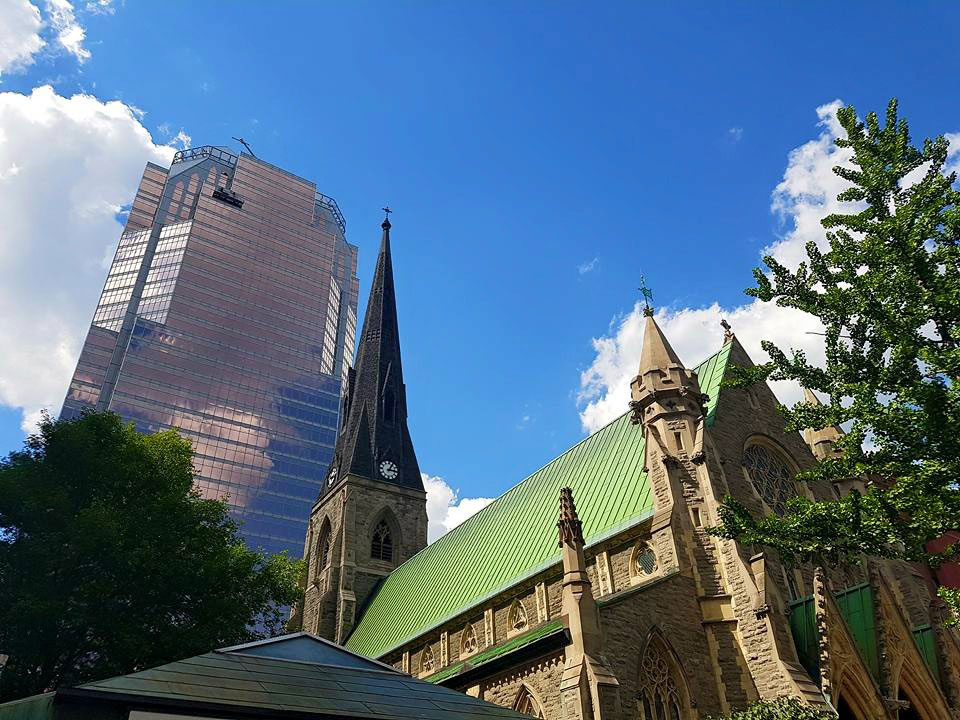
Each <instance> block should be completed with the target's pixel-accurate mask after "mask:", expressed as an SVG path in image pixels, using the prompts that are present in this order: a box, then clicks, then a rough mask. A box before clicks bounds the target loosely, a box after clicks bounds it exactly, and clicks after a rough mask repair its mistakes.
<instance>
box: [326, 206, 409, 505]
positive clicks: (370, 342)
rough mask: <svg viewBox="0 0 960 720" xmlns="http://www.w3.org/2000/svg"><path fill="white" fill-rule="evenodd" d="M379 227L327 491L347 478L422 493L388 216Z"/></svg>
mask: <svg viewBox="0 0 960 720" xmlns="http://www.w3.org/2000/svg"><path fill="white" fill-rule="evenodd" d="M380 227H382V228H383V239H382V240H381V242H380V255H379V256H378V257H377V267H376V270H375V272H374V275H373V284H372V285H371V287H370V299H369V301H368V302H367V312H366V315H365V316H364V318H363V330H362V332H361V334H360V347H359V348H358V350H357V362H356V365H355V367H354V368H352V369H351V370H350V373H349V379H348V381H347V388H346V393H345V394H344V402H343V412H342V415H341V419H340V434H339V435H338V436H337V445H336V448H335V449H334V454H333V462H332V463H331V464H330V470H329V471H328V476H327V481H326V482H325V483H324V492H326V490H327V489H329V488H330V487H332V486H334V485H336V483H337V481H338V480H339V479H341V478H343V477H344V476H346V475H348V474H349V475H357V476H360V477H363V478H367V479H369V480H376V481H379V482H386V483H391V484H394V485H402V486H403V487H408V488H413V489H416V490H423V482H422V481H421V479H420V466H419V465H417V456H416V454H415V453H414V451H413V443H412V442H411V441H410V432H409V430H408V429H407V393H406V387H405V386H404V384H403V367H402V365H401V364H400V334H399V331H398V327H397V298H396V295H395V293H394V286H393V261H392V260H391V257H390V219H389V216H388V217H386V218H384V221H383V224H382V225H381V226H380Z"/></svg>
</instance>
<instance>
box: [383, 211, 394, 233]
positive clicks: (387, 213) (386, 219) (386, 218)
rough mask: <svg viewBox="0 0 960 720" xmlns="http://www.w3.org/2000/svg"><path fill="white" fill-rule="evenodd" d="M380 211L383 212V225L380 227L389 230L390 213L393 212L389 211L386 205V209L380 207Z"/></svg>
mask: <svg viewBox="0 0 960 720" xmlns="http://www.w3.org/2000/svg"><path fill="white" fill-rule="evenodd" d="M380 209H381V210H383V223H381V225H380V227H382V228H383V229H384V230H389V229H390V213H392V212H393V210H391V209H390V206H389V205H387V206H386V207H382V208H380Z"/></svg>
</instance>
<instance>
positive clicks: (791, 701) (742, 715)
mask: <svg viewBox="0 0 960 720" xmlns="http://www.w3.org/2000/svg"><path fill="white" fill-rule="evenodd" d="M835 717H836V715H834V714H833V713H830V712H825V711H822V710H815V709H814V708H812V707H809V706H807V705H803V704H801V703H800V701H799V700H797V699H796V698H777V699H776V700H769V701H760V702H755V703H753V705H751V706H750V707H748V708H747V709H746V710H738V711H736V712H734V713H731V714H729V715H724V716H722V717H713V718H707V720H828V719H833V718H835Z"/></svg>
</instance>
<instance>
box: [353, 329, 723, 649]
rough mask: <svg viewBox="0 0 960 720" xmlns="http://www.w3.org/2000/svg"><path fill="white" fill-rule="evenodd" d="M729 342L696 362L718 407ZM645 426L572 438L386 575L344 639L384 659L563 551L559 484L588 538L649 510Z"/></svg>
mask: <svg viewBox="0 0 960 720" xmlns="http://www.w3.org/2000/svg"><path fill="white" fill-rule="evenodd" d="M729 356H730V345H729V344H726V345H724V347H723V349H722V350H721V351H720V352H718V353H717V354H716V355H714V356H713V357H711V358H710V359H708V360H707V361H705V362H704V363H702V364H701V365H699V366H698V367H697V368H696V372H697V375H698V379H699V383H700V389H701V391H702V392H704V393H705V394H707V395H708V396H709V402H708V407H707V422H708V423H709V424H712V422H713V420H714V416H715V414H716V407H717V397H718V395H719V392H720V381H721V380H722V378H723V375H724V372H725V371H726V366H727V360H728V359H729ZM643 449H644V439H643V430H642V428H641V427H640V426H638V425H633V424H632V423H631V422H630V413H626V414H624V415H622V416H620V417H619V418H617V419H616V420H614V421H613V422H612V423H610V424H609V425H607V426H606V427H604V428H603V429H601V430H598V431H597V432H596V433H594V434H593V435H591V436H590V437H588V438H586V439H585V440H583V441H581V442H580V443H578V444H576V445H574V446H573V447H572V448H570V449H569V450H567V451H566V452H565V453H563V454H562V455H560V456H559V457H558V458H556V459H555V460H553V461H552V462H550V463H548V464H547V465H545V466H544V467H542V468H541V469H540V470H538V471H537V472H535V473H534V474H533V475H531V476H530V477H528V478H527V479H526V480H524V481H523V482H521V483H520V484H519V485H516V486H515V487H513V488H512V489H511V490H508V491H507V492H506V493H504V494H503V495H501V496H500V497H499V498H497V499H496V500H494V501H493V502H492V503H490V504H489V505H488V506H487V507H486V508H484V509H483V510H481V511H480V512H478V513H477V514H476V515H474V516H472V517H471V518H469V519H468V520H466V521H465V522H464V523H463V524H461V525H459V526H457V527H456V528H454V529H453V530H451V531H450V532H448V533H447V534H446V535H444V536H443V537H441V538H438V539H437V540H436V541H434V542H433V543H431V544H430V545H428V546H427V547H426V548H424V549H423V550H421V551H420V552H419V553H417V554H416V555H414V556H413V557H412V558H410V559H409V560H407V562H405V563H404V564H403V565H401V566H400V567H398V568H397V569H396V570H394V571H393V572H392V573H390V575H388V576H387V577H386V578H385V579H384V581H383V583H382V584H381V585H380V586H379V588H378V589H377V590H376V593H375V595H374V596H373V598H372V599H371V600H370V602H369V603H368V604H367V607H366V609H365V610H364V612H363V616H362V617H361V618H360V621H359V622H358V623H357V626H356V627H355V628H354V631H353V633H352V634H351V635H350V637H349V639H348V640H347V643H346V647H347V648H349V649H350V650H353V651H355V652H358V653H361V654H362V655H366V656H368V657H374V658H376V657H383V656H384V655H386V654H387V653H389V652H391V651H392V650H394V649H396V648H398V647H400V646H401V645H403V644H404V643H406V642H408V641H410V640H412V639H414V638H416V637H418V636H419V635H422V634H423V633H425V632H427V631H429V630H430V629H431V628H434V627H436V626H438V625H440V624H442V623H444V622H446V621H447V620H450V619H451V618H453V617H455V616H456V615H458V614H460V613H462V612H464V611H465V610H468V609H469V608H472V607H474V606H476V605H478V604H480V603H482V602H483V601H484V600H486V599H488V598H490V597H493V596H495V595H497V594H498V593H500V592H501V591H503V590H504V589H506V588H508V587H510V586H512V585H514V584H516V583H517V582H519V581H520V580H522V579H523V578H526V577H529V576H531V575H534V574H536V573H538V572H540V571H542V570H544V569H546V568H548V567H550V566H552V565H554V564H556V563H557V562H558V561H559V559H560V552H559V548H558V547H557V530H556V523H557V515H558V512H559V499H560V489H561V488H562V487H565V486H569V487H571V488H572V489H573V495H574V498H575V499H576V502H577V509H578V510H579V513H580V520H581V521H582V522H583V534H584V537H585V538H586V541H587V544H588V545H590V544H593V543H596V542H599V541H601V540H602V539H604V538H606V537H609V536H610V535H613V534H615V533H617V532H620V531H621V530H623V529H625V528H627V527H630V526H631V525H635V524H637V523H639V522H641V521H642V520H644V519H645V518H647V517H649V516H650V514H651V513H652V510H653V499H652V497H651V495H650V486H649V484H648V483H647V477H646V474H645V473H644V472H643Z"/></svg>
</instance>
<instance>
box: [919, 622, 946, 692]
mask: <svg viewBox="0 0 960 720" xmlns="http://www.w3.org/2000/svg"><path fill="white" fill-rule="evenodd" d="M913 641H914V642H915V643H916V644H917V649H919V650H920V654H921V655H923V661H924V662H925V663H926V664H927V667H928V668H930V672H931V673H932V674H933V677H934V678H936V680H937V682H940V661H939V660H938V659H937V636H936V635H934V633H933V628H932V627H930V626H929V625H922V626H920V627H915V628H914V629H913Z"/></svg>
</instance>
